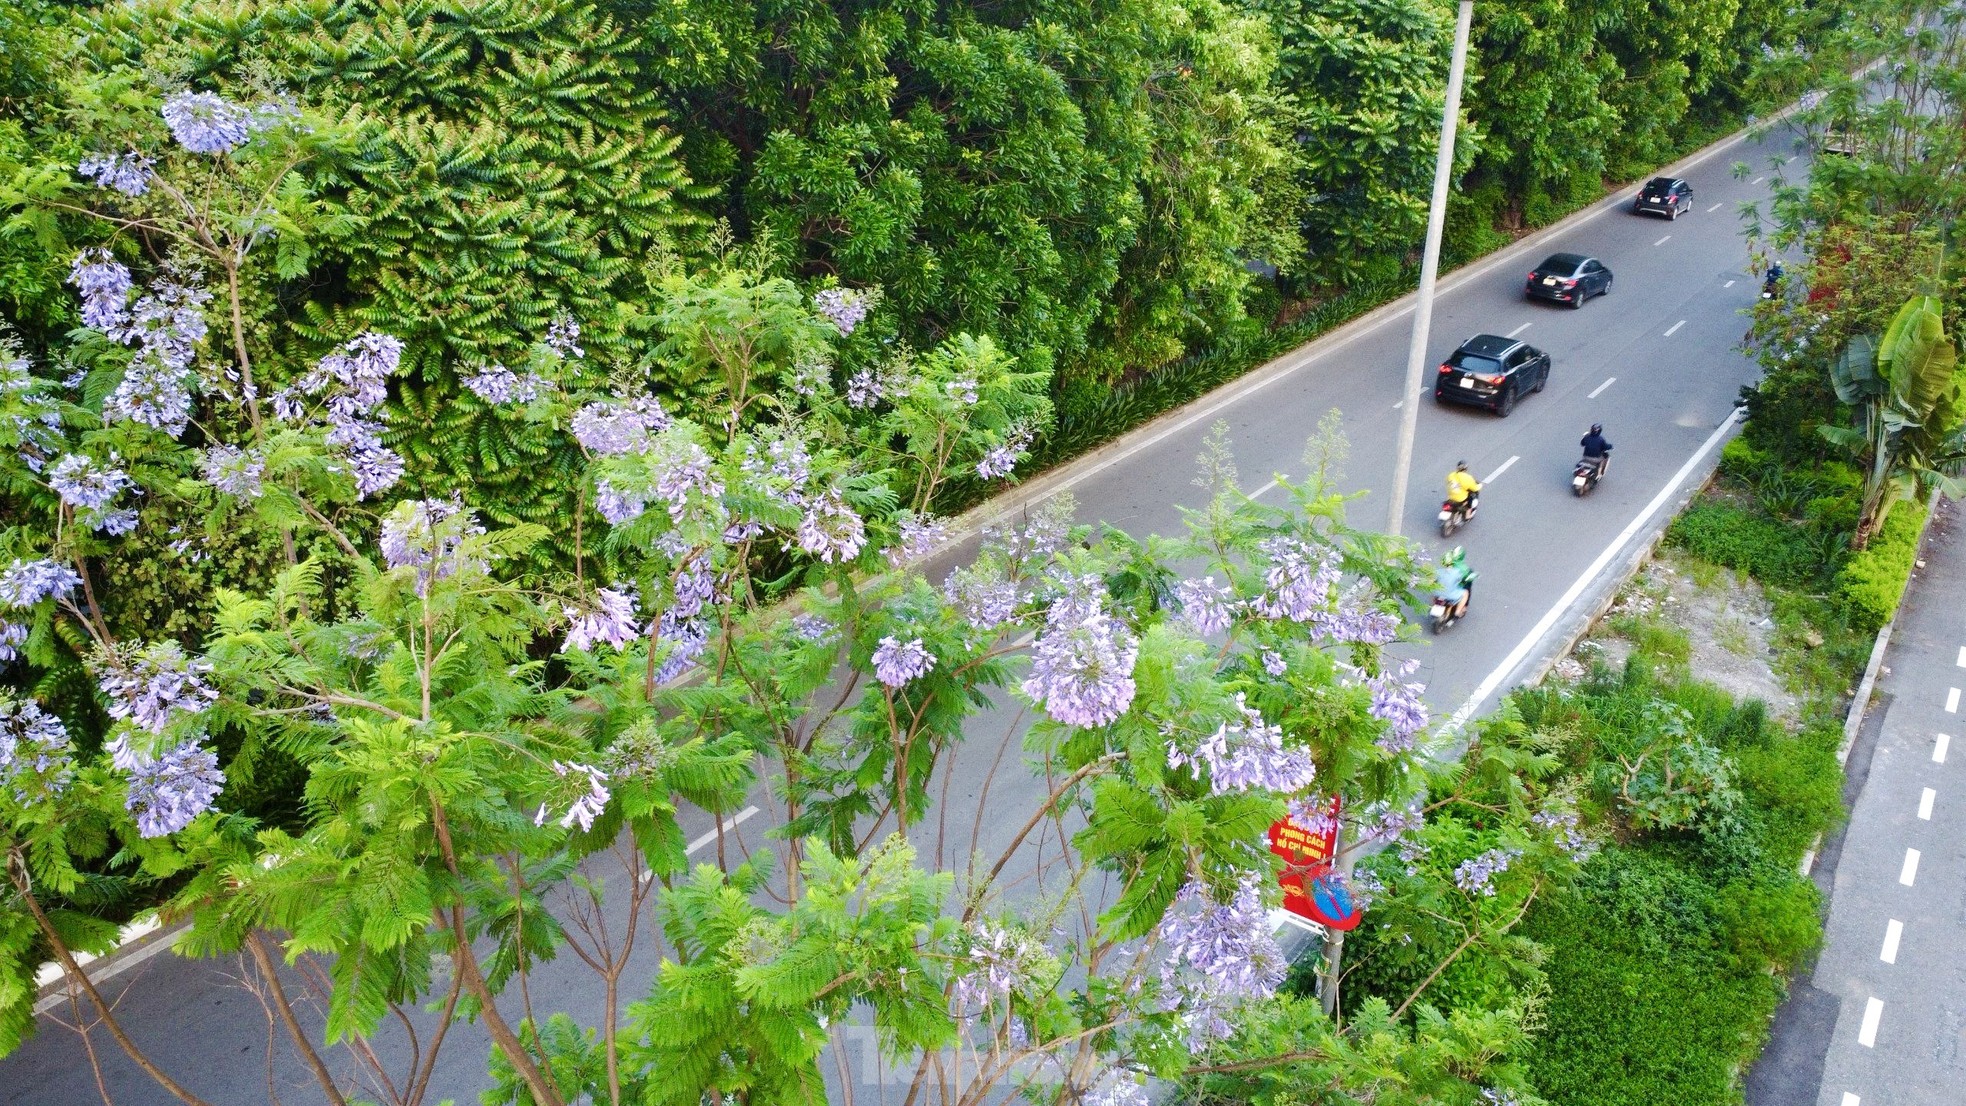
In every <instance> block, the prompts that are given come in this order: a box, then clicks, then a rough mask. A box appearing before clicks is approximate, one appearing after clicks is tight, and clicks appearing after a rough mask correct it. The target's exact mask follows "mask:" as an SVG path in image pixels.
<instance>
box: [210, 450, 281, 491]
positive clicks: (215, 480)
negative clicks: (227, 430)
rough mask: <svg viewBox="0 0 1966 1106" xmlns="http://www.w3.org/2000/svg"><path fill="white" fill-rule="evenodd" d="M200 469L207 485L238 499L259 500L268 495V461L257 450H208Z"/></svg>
mask: <svg viewBox="0 0 1966 1106" xmlns="http://www.w3.org/2000/svg"><path fill="white" fill-rule="evenodd" d="M200 467H201V469H202V470H203V472H204V476H205V483H207V484H210V485H211V486H212V488H213V489H214V490H216V491H218V492H219V493H220V494H222V495H229V496H232V497H234V498H235V499H258V498H259V497H260V496H262V495H264V494H265V493H266V487H265V484H264V480H265V478H266V458H265V457H263V456H261V455H260V453H259V452H258V451H257V450H251V449H238V448H235V447H233V446H229V445H215V446H213V447H211V448H210V449H207V450H206V451H205V455H204V457H203V459H202V460H201V461H200Z"/></svg>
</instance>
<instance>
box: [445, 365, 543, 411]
mask: <svg viewBox="0 0 1966 1106" xmlns="http://www.w3.org/2000/svg"><path fill="white" fill-rule="evenodd" d="M464 386H465V387H466V388H469V389H470V390H471V393H472V394H473V395H475V396H477V397H478V398H479V399H482V400H484V401H485V402H486V403H495V404H506V403H531V402H532V401H533V400H536V399H538V398H539V397H540V396H542V395H545V394H546V393H547V392H548V391H549V390H551V388H552V387H553V385H552V384H551V383H550V382H548V381H547V380H546V379H545V378H544V377H542V376H540V375H539V374H538V373H533V372H527V373H517V372H513V371H512V370H511V369H508V368H506V367H505V366H504V365H496V364H494V365H486V366H485V367H484V368H482V369H479V370H478V371H477V372H475V373H472V374H471V375H470V376H467V377H465V378H464Z"/></svg>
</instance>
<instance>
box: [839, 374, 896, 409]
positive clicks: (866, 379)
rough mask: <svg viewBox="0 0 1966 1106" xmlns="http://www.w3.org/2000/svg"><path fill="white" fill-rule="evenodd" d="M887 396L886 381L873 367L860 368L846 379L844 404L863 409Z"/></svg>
mask: <svg viewBox="0 0 1966 1106" xmlns="http://www.w3.org/2000/svg"><path fill="white" fill-rule="evenodd" d="M886 398H887V382H886V381H885V380H883V379H882V378H881V374H880V373H879V372H878V371H876V370H874V369H861V370H859V371H858V372H856V373H854V374H853V375H852V376H849V377H847V380H846V405H847V406H848V407H852V408H855V409H857V410H865V409H867V408H869V407H872V406H873V405H874V404H876V403H879V402H880V401H881V400H883V399H886Z"/></svg>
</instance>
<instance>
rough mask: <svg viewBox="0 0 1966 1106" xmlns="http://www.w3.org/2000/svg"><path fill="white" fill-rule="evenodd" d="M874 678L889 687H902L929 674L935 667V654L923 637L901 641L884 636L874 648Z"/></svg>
mask: <svg viewBox="0 0 1966 1106" xmlns="http://www.w3.org/2000/svg"><path fill="white" fill-rule="evenodd" d="M873 665H874V678H875V679H877V680H879V681H880V682H882V683H884V684H886V685H887V686H889V687H900V686H902V685H903V684H906V683H908V682H909V681H910V680H914V679H918V678H920V677H922V676H925V675H927V674H928V671H929V669H931V668H934V667H935V655H934V654H932V653H930V652H929V651H928V646H927V645H925V644H923V643H922V639H921V638H914V639H912V640H909V641H901V640H899V639H897V638H895V637H893V636H891V635H890V636H888V637H884V638H882V639H881V643H880V645H879V646H877V647H876V648H875V649H874V656H873Z"/></svg>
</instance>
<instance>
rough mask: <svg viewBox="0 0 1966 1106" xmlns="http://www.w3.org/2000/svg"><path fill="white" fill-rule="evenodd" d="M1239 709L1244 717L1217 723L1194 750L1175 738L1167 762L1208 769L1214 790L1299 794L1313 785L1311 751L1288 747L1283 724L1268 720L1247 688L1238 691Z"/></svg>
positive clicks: (1211, 788)
mask: <svg viewBox="0 0 1966 1106" xmlns="http://www.w3.org/2000/svg"><path fill="white" fill-rule="evenodd" d="M1235 709H1236V713H1237V714H1238V715H1239V717H1238V718H1236V719H1234V720H1231V721H1229V722H1224V723H1223V724H1222V725H1220V726H1218V727H1216V730H1215V733H1214V734H1213V735H1211V736H1209V737H1208V738H1206V739H1205V740H1203V741H1201V742H1199V743H1198V744H1197V745H1196V746H1195V749H1194V751H1193V752H1188V751H1186V750H1184V749H1182V748H1181V747H1180V746H1179V745H1174V744H1170V745H1169V746H1168V749H1167V766H1168V767H1169V768H1182V767H1189V768H1195V769H1200V768H1206V769H1208V780H1209V790H1210V791H1211V792H1213V793H1214V794H1216V795H1226V794H1229V793H1231V792H1236V791H1276V792H1280V793H1282V794H1285V795H1294V794H1296V793H1297V792H1299V791H1302V790H1303V789H1305V788H1306V787H1309V786H1310V785H1311V781H1312V780H1313V779H1314V778H1316V776H1317V765H1316V764H1315V763H1313V762H1312V760H1311V755H1310V753H1309V752H1308V751H1306V750H1303V749H1288V748H1285V747H1284V744H1283V727H1281V726H1275V725H1271V724H1270V723H1268V722H1265V721H1263V716H1262V715H1261V714H1260V713H1258V712H1257V711H1255V710H1253V709H1251V708H1250V706H1249V704H1248V702H1247V701H1246V700H1245V699H1244V697H1243V695H1242V693H1241V692H1237V693H1236V706H1235Z"/></svg>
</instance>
